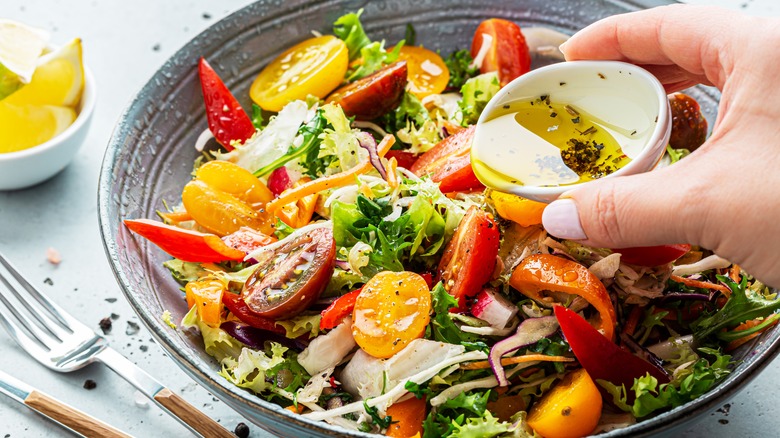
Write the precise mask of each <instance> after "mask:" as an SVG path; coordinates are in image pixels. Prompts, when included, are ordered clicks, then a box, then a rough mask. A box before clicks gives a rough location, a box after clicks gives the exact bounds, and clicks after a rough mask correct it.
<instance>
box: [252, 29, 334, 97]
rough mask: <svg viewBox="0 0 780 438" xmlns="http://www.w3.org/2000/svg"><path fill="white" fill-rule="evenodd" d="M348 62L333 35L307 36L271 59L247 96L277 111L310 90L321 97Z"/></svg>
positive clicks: (307, 93)
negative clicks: (307, 37)
mask: <svg viewBox="0 0 780 438" xmlns="http://www.w3.org/2000/svg"><path fill="white" fill-rule="evenodd" d="M348 64H349V55H348V53H347V45H346V44H344V41H341V40H340V39H338V38H336V37H335V36H333V35H326V36H321V37H316V38H310V39H308V40H306V41H303V42H301V43H299V44H297V45H295V46H293V47H291V48H289V49H287V50H286V51H285V52H284V53H282V54H281V55H279V56H278V57H277V58H276V59H274V60H273V61H271V63H270V64H268V65H267V66H266V67H265V68H264V69H263V71H261V72H260V74H259V75H257V78H255V81H254V82H253V83H252V88H250V90H249V96H250V97H251V98H252V100H253V101H254V102H255V103H256V104H258V105H260V107H261V108H263V109H264V110H266V111H279V110H281V109H282V108H283V107H284V106H285V105H287V103H288V102H290V101H293V100H297V99H305V98H306V96H308V95H309V94H311V95H314V96H317V97H319V98H320V99H322V98H324V97H325V96H327V95H328V93H330V92H331V91H333V90H334V89H335V88H336V87H338V86H339V84H340V83H341V81H342V80H343V79H344V75H345V74H346V73H347V65H348Z"/></svg>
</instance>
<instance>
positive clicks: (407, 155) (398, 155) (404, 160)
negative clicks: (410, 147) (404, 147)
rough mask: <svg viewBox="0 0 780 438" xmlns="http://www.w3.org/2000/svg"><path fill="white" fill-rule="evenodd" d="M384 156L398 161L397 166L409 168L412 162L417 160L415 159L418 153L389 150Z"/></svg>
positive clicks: (418, 156) (412, 164)
mask: <svg viewBox="0 0 780 438" xmlns="http://www.w3.org/2000/svg"><path fill="white" fill-rule="evenodd" d="M385 158H387V159H388V160H389V159H391V158H395V161H397V162H398V167H403V168H404V169H411V168H412V166H414V163H416V162H417V159H418V158H420V155H419V154H415V153H412V152H409V151H400V150H389V151H387V154H385Z"/></svg>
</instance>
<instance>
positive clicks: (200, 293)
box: [184, 278, 225, 327]
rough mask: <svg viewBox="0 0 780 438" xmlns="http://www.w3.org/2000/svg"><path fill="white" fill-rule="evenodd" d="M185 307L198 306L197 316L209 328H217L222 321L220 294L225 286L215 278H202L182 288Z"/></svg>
mask: <svg viewBox="0 0 780 438" xmlns="http://www.w3.org/2000/svg"><path fill="white" fill-rule="evenodd" d="M184 290H185V293H186V297H187V306H188V307H190V308H192V306H198V316H200V319H201V320H203V322H204V323H206V324H208V326H209V327H219V325H220V323H221V319H222V294H223V293H224V292H225V285H224V284H223V283H222V282H221V281H219V280H218V279H216V278H203V279H200V280H196V281H191V282H189V283H187V286H185V287H184Z"/></svg>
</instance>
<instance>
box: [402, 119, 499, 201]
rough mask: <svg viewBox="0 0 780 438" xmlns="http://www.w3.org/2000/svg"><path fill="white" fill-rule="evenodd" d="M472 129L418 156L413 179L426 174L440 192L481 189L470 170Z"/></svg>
mask: <svg viewBox="0 0 780 438" xmlns="http://www.w3.org/2000/svg"><path fill="white" fill-rule="evenodd" d="M474 130H475V127H474V126H470V127H469V128H468V129H464V130H462V131H458V132H457V133H455V134H452V135H451V136H449V137H447V138H445V139H444V140H442V141H440V142H439V143H438V144H436V146H434V147H433V148H432V149H431V150H429V151H428V152H426V153H424V154H422V155H421V156H420V158H419V159H418V160H417V161H416V162H415V163H414V165H413V166H412V167H411V169H409V170H411V171H412V172H413V173H414V174H415V175H417V176H425V175H430V177H431V180H432V181H434V182H437V183H439V189H441V191H442V192H444V193H450V192H467V191H471V190H474V189H481V188H483V187H484V186H483V185H482V183H481V182H479V180H478V179H477V176H476V175H475V174H474V170H472V168H471V141H472V140H473V139H474Z"/></svg>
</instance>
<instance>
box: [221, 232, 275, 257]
mask: <svg viewBox="0 0 780 438" xmlns="http://www.w3.org/2000/svg"><path fill="white" fill-rule="evenodd" d="M222 241H223V242H225V244H226V245H227V246H229V247H231V248H235V249H237V250H239V251H242V252H244V253H246V254H248V253H250V252H252V251H254V250H256V249H257V248H260V247H262V246H266V245H270V244H272V243H274V242H276V238H275V237H272V236H267V235H265V234H263V233H261V232H259V231H255V230H253V229H251V228H248V227H244V228H241V229H239V230H238V231H236V232H235V233H232V234H228V235H227V236H225V237H223V238H222Z"/></svg>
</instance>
